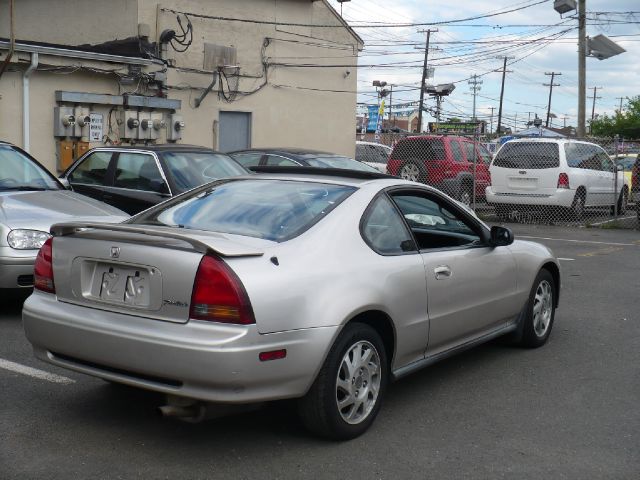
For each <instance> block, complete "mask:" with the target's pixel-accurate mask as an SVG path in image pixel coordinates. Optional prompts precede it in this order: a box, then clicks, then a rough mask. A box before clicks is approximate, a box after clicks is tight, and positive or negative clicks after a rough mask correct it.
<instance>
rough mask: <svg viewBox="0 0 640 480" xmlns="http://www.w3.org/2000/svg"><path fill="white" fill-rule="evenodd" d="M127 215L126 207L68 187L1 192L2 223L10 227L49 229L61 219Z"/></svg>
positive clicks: (110, 219)
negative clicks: (35, 190) (71, 190)
mask: <svg viewBox="0 0 640 480" xmlns="http://www.w3.org/2000/svg"><path fill="white" fill-rule="evenodd" d="M127 218H129V215H127V214H126V213H125V212H123V211H122V210H118V209H117V208H115V207H112V206H110V205H107V204H106V203H103V202H100V201H98V200H94V199H93V198H90V197H87V196H85V195H80V194H79V193H75V192H70V191H68V190H46V191H37V192H0V223H1V224H4V225H5V226H6V227H7V228H8V229H9V230H14V229H16V228H28V229H32V230H42V231H45V232H48V231H49V228H51V225H52V224H54V223H58V222H70V221H77V220H92V221H98V222H100V221H104V222H121V221H123V220H126V219H127Z"/></svg>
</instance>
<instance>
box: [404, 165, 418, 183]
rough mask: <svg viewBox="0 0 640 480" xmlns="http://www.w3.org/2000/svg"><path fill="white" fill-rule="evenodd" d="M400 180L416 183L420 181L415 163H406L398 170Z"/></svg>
mask: <svg viewBox="0 0 640 480" xmlns="http://www.w3.org/2000/svg"><path fill="white" fill-rule="evenodd" d="M400 178H403V179H405V180H409V181H411V182H418V181H420V169H419V168H418V166H417V165H416V164H415V163H407V164H406V165H404V166H403V167H402V168H401V169H400Z"/></svg>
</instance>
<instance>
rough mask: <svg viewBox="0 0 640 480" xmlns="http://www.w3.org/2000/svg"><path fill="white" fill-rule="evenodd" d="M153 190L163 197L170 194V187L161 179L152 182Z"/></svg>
mask: <svg viewBox="0 0 640 480" xmlns="http://www.w3.org/2000/svg"><path fill="white" fill-rule="evenodd" d="M151 189H152V190H153V191H154V192H156V193H159V194H161V195H168V194H169V187H168V186H167V184H166V183H165V182H164V180H160V179H153V180H151Z"/></svg>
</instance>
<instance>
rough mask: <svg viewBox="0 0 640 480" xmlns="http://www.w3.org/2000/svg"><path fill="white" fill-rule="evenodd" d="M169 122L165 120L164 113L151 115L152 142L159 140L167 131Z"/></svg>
mask: <svg viewBox="0 0 640 480" xmlns="http://www.w3.org/2000/svg"><path fill="white" fill-rule="evenodd" d="M166 127H167V122H165V120H164V115H163V114H162V112H152V113H151V131H150V134H151V135H150V137H149V138H151V140H158V139H159V138H160V135H161V134H162V132H163V131H164V130H165V129H166Z"/></svg>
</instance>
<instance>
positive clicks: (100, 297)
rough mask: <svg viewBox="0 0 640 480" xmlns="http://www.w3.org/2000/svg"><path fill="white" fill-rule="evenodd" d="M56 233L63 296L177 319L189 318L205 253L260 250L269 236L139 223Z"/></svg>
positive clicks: (56, 229) (72, 227)
mask: <svg viewBox="0 0 640 480" xmlns="http://www.w3.org/2000/svg"><path fill="white" fill-rule="evenodd" d="M176 230H178V232H176ZM52 233H54V235H56V236H55V237H54V242H53V273H54V278H55V284H56V294H57V297H58V300H60V301H63V302H69V303H74V304H78V305H83V306H87V307H91V308H96V309H102V310H108V311H113V312H118V313H125V314H130V315H138V316H143V317H149V318H153V319H157V320H164V321H170V322H176V323H186V322H187V321H188V320H189V308H190V303H191V294H192V290H193V283H194V279H195V275H196V272H197V270H198V265H199V264H200V260H201V259H202V256H203V255H204V254H206V253H213V254H216V255H218V256H222V257H225V256H234V257H240V256H257V255H261V254H262V252H261V249H260V248H257V246H256V244H257V243H260V242H265V241H263V240H259V239H246V240H247V241H248V242H249V243H250V242H251V241H252V240H256V241H257V242H253V243H254V245H248V244H243V243H241V242H239V241H238V240H237V239H234V238H230V237H233V236H231V235H230V236H225V235H222V234H214V233H206V232H196V231H193V232H192V231H189V232H188V233H185V232H184V231H181V230H179V229H176V228H160V227H147V226H134V225H100V224H98V225H94V224H58V225H54V226H53V227H52ZM242 239H243V240H244V239H245V237H242ZM266 243H270V242H266Z"/></svg>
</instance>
